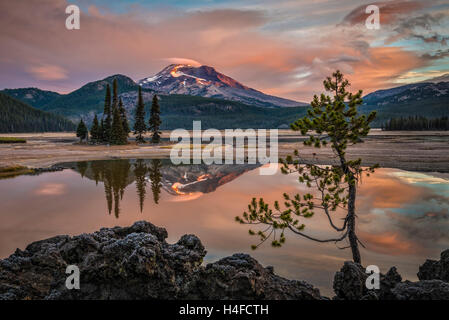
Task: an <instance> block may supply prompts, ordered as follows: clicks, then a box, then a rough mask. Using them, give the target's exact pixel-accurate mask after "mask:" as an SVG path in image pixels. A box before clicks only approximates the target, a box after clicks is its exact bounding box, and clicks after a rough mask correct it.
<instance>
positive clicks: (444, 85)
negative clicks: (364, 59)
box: [362, 82, 449, 125]
mask: <svg viewBox="0 0 449 320" xmlns="http://www.w3.org/2000/svg"><path fill="white" fill-rule="evenodd" d="M371 110H377V112H378V116H377V118H376V122H375V125H381V124H383V123H384V122H385V121H386V120H388V119H390V118H395V117H403V116H411V115H419V116H425V117H427V118H435V117H441V116H447V115H449V82H437V83H433V82H420V83H414V84H407V85H403V86H399V87H396V88H391V89H386V90H378V91H375V92H373V93H370V94H368V95H366V96H365V97H363V106H362V111H363V112H369V111H371Z"/></svg>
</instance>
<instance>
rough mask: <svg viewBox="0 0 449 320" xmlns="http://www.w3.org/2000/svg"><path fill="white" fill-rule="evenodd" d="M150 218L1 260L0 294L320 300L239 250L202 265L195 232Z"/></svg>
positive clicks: (37, 246) (39, 244) (17, 296)
mask: <svg viewBox="0 0 449 320" xmlns="http://www.w3.org/2000/svg"><path fill="white" fill-rule="evenodd" d="M166 237H167V232H166V230H165V229H163V228H158V227H156V226H154V225H152V224H150V223H148V222H144V221H140V222H136V223H135V224H134V225H132V226H131V227H125V228H121V227H115V228H103V229H101V230H100V231H97V232H94V233H92V234H82V235H79V236H75V237H69V236H57V237H53V238H50V239H46V240H42V241H37V242H34V243H32V244H30V245H29V246H28V247H27V248H26V249H25V250H24V251H21V250H17V251H16V252H15V253H14V254H12V255H11V256H10V257H9V258H7V259H4V260H0V300H1V299H183V298H188V299H320V298H321V297H320V294H319V291H318V290H317V289H314V288H313V287H312V286H311V285H309V284H307V283H304V282H300V281H290V280H286V279H284V278H281V277H279V276H276V275H274V274H273V272H272V269H270V268H263V267H262V266H261V265H260V264H259V263H258V262H257V261H256V260H254V259H253V258H251V257H250V256H248V255H244V254H236V255H233V256H232V257H228V258H224V259H222V260H220V261H218V262H215V263H212V264H209V265H207V266H206V267H204V266H202V265H201V264H202V261H203V257H204V256H205V255H206V251H205V249H204V247H203V245H202V244H201V241H200V240H199V239H198V238H197V237H196V236H194V235H184V236H183V237H181V239H180V240H179V241H178V242H177V243H175V244H168V243H167V242H165V239H166ZM68 265H76V266H78V267H79V269H80V287H81V288H80V290H75V289H74V290H68V289H67V288H66V286H65V281H66V279H67V277H68V275H67V274H66V273H65V271H66V267H67V266H68Z"/></svg>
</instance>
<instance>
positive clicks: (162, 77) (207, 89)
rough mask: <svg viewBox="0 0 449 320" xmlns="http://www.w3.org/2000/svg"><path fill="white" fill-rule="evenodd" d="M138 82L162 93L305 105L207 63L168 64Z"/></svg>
mask: <svg viewBox="0 0 449 320" xmlns="http://www.w3.org/2000/svg"><path fill="white" fill-rule="evenodd" d="M139 85H141V86H142V87H143V88H148V89H152V90H155V91H157V92H160V93H164V94H185V95H194V96H202V97H212V98H220V99H226V100H233V101H240V102H243V103H246V104H250V105H256V106H262V107H293V106H301V105H304V104H303V103H300V102H296V101H293V100H288V99H283V98H278V97H274V96H270V95H267V94H264V93H262V92H260V91H257V90H254V89H251V88H249V87H247V86H245V85H243V84H241V83H240V82H238V81H236V80H234V79H232V78H231V77H228V76H226V75H224V74H222V73H220V72H218V71H216V70H215V69H214V68H213V67H210V66H199V67H196V66H192V65H188V64H171V65H169V66H167V67H165V68H164V69H163V70H162V71H160V72H158V73H157V74H156V75H154V76H150V77H147V78H144V79H142V80H140V81H139Z"/></svg>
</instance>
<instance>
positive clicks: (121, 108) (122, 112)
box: [118, 98, 131, 139]
mask: <svg viewBox="0 0 449 320" xmlns="http://www.w3.org/2000/svg"><path fill="white" fill-rule="evenodd" d="M118 109H119V112H120V117H121V118H122V122H123V132H124V134H125V136H124V138H125V139H127V138H128V134H129V132H130V131H131V130H130V129H129V124H128V118H127V117H126V110H125V108H124V106H123V101H122V98H120V99H119V103H118Z"/></svg>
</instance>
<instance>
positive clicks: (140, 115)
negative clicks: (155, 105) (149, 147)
mask: <svg viewBox="0 0 449 320" xmlns="http://www.w3.org/2000/svg"><path fill="white" fill-rule="evenodd" d="M146 131H147V126H146V124H145V104H144V102H143V97H142V88H141V87H140V86H139V94H138V98H137V106H136V114H135V116H134V134H136V135H137V136H136V141H137V143H143V142H145V140H144V138H143V136H142V135H143V134H144V133H145V132H146Z"/></svg>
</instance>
